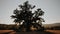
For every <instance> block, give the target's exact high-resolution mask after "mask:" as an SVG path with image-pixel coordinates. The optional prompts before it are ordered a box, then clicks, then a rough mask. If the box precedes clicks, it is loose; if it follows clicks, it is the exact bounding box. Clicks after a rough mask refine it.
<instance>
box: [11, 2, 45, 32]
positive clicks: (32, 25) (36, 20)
mask: <svg viewBox="0 0 60 34" xmlns="http://www.w3.org/2000/svg"><path fill="white" fill-rule="evenodd" d="M19 8H20V10H18V9H15V10H14V12H13V13H14V15H12V16H11V17H12V18H14V22H15V23H16V24H19V28H18V30H19V31H31V30H34V31H42V30H43V27H42V22H45V21H44V19H43V18H41V16H42V15H44V12H43V11H42V10H41V8H38V9H37V10H36V11H35V12H34V13H32V9H34V8H35V5H34V6H31V5H30V4H29V3H28V1H26V2H25V3H24V4H23V5H19Z"/></svg>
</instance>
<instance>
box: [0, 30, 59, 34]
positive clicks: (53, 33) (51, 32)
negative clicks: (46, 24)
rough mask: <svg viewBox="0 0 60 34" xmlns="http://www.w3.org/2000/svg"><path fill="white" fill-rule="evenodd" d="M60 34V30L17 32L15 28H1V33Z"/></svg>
mask: <svg viewBox="0 0 60 34" xmlns="http://www.w3.org/2000/svg"><path fill="white" fill-rule="evenodd" d="M31 33H32V34H60V30H45V32H28V33H27V32H24V33H23V32H15V31H13V30H0V34H31Z"/></svg>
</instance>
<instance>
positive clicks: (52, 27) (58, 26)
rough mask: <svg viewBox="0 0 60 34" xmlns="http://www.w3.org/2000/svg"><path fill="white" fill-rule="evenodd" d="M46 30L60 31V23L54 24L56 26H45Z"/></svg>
mask: <svg viewBox="0 0 60 34" xmlns="http://www.w3.org/2000/svg"><path fill="white" fill-rule="evenodd" d="M43 26H44V28H47V29H60V23H54V24H43Z"/></svg>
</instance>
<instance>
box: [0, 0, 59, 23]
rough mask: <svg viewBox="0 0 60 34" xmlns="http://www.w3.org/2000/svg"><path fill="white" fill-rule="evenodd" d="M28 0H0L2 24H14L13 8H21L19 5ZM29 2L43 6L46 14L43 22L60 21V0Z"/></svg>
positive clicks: (0, 19)
mask: <svg viewBox="0 0 60 34" xmlns="http://www.w3.org/2000/svg"><path fill="white" fill-rule="evenodd" d="M25 1H27V0H0V24H12V23H13V19H11V17H10V16H11V15H13V10H14V9H16V8H19V7H18V5H20V4H23V3H24V2H25ZM28 1H29V4H31V5H36V8H35V10H36V9H37V8H41V9H42V10H43V11H44V12H45V14H44V16H43V17H42V18H44V19H45V22H44V23H43V24H52V23H56V22H59V23H60V0H28Z"/></svg>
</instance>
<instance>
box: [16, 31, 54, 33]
mask: <svg viewBox="0 0 60 34" xmlns="http://www.w3.org/2000/svg"><path fill="white" fill-rule="evenodd" d="M16 34H54V33H51V32H47V31H44V32H16Z"/></svg>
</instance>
